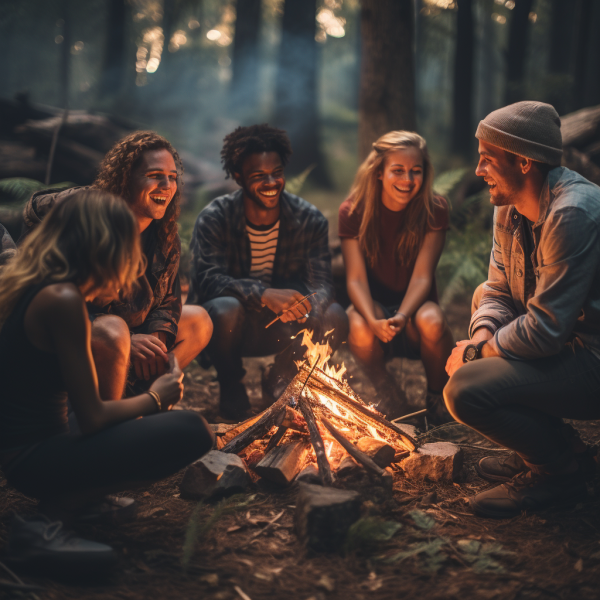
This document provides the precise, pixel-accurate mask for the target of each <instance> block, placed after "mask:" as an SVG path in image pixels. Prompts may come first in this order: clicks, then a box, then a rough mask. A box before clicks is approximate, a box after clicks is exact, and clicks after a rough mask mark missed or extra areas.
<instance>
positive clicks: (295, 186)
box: [285, 165, 317, 196]
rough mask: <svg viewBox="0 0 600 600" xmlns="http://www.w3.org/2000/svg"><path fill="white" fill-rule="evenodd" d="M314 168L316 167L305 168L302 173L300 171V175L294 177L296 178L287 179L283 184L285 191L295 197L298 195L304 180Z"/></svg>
mask: <svg viewBox="0 0 600 600" xmlns="http://www.w3.org/2000/svg"><path fill="white" fill-rule="evenodd" d="M316 166H317V165H310V167H307V168H306V169H304V171H302V173H300V174H299V175H296V177H292V178H291V179H288V180H287V181H286V182H285V189H286V190H287V191H288V192H289V193H290V194H295V195H296V196H297V195H298V194H299V193H300V190H302V187H303V186H304V183H305V182H306V179H307V178H308V176H309V175H310V173H311V171H312V170H313V169H314V168H315V167H316Z"/></svg>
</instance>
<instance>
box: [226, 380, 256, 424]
mask: <svg viewBox="0 0 600 600" xmlns="http://www.w3.org/2000/svg"><path fill="white" fill-rule="evenodd" d="M220 385H221V395H220V399H219V419H218V422H219V423H241V422H242V421H245V420H246V419H249V418H251V417H252V416H254V415H255V414H256V413H255V412H254V411H253V410H252V408H251V406H250V401H249V400H248V392H246V386H245V385H244V384H243V383H242V382H241V381H235V382H233V383H231V382H230V383H223V382H221V384H220Z"/></svg>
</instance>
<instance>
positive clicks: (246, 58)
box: [229, 0, 262, 119]
mask: <svg viewBox="0 0 600 600" xmlns="http://www.w3.org/2000/svg"><path fill="white" fill-rule="evenodd" d="M261 4H262V3H261V0H237V2H236V19H235V37H234V39H233V61H232V62H233V65H232V67H233V72H232V79H231V88H230V90H229V94H230V97H229V104H230V108H231V110H232V111H233V112H234V113H236V114H238V115H239V116H240V118H242V119H244V117H251V116H252V115H254V114H256V110H257V108H258V99H259V93H258V90H259V64H260V61H259V33H260V21H261Z"/></svg>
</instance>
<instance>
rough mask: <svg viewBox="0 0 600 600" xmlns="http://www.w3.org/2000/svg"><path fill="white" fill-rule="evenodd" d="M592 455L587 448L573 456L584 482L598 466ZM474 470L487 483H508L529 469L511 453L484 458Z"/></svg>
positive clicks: (590, 477) (592, 475)
mask: <svg viewBox="0 0 600 600" xmlns="http://www.w3.org/2000/svg"><path fill="white" fill-rule="evenodd" d="M594 453H595V448H587V449H586V451H585V452H581V453H579V454H575V460H576V461H577V464H578V465H579V471H580V472H581V474H582V476H583V477H585V479H586V481H589V480H590V479H593V478H594V477H595V475H596V470H597V467H598V464H597V463H596V460H595V459H594ZM475 470H476V471H477V473H478V474H479V476H480V477H481V478H482V479H486V480H487V481H509V480H510V479H512V478H513V477H514V476H515V475H519V474H520V473H526V472H527V471H529V467H528V466H527V465H526V464H525V462H523V459H522V458H521V457H520V456H519V455H518V454H517V453H516V452H511V454H509V455H508V456H486V457H485V458H482V459H481V460H480V461H479V463H478V464H477V465H475Z"/></svg>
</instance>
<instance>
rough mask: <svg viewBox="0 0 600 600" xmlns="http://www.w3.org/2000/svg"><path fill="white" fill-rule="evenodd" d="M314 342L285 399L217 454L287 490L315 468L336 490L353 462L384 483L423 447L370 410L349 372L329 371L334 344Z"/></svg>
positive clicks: (224, 439) (230, 435) (235, 433)
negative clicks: (342, 470) (391, 469)
mask: <svg viewBox="0 0 600 600" xmlns="http://www.w3.org/2000/svg"><path fill="white" fill-rule="evenodd" d="M311 337H312V334H311V333H310V332H307V333H305V338H304V343H305V345H308V346H309V351H308V353H307V354H308V359H307V361H306V362H304V363H302V364H300V366H299V370H298V374H297V375H296V377H295V378H294V379H293V380H292V382H291V383H290V384H289V385H288V387H287V389H286V390H285V392H284V393H283V394H282V395H281V397H280V398H279V399H278V400H277V401H276V402H275V403H274V404H273V405H272V406H270V407H269V408H268V409H266V410H265V411H264V412H262V413H261V414H260V415H258V416H256V417H254V418H252V419H250V420H248V421H245V422H244V423H241V424H240V425H238V426H236V427H234V428H233V429H230V430H229V431H227V432H226V433H224V434H223V435H221V436H219V438H218V442H217V448H218V449H219V450H220V451H221V452H223V453H225V454H238V455H239V456H240V457H241V458H242V459H243V460H244V462H245V463H246V465H247V466H248V467H249V468H250V469H251V471H252V472H253V473H254V477H255V478H256V479H257V478H258V477H262V478H264V479H267V480H270V481H273V482H276V483H281V484H288V483H290V482H291V481H293V480H294V478H295V477H296V475H297V474H298V473H299V472H300V471H302V470H303V469H304V468H305V467H307V466H308V465H309V464H311V463H313V464H314V463H316V465H317V467H318V473H319V477H320V480H321V483H322V484H323V485H325V486H331V485H332V483H333V481H334V478H335V473H336V471H337V470H338V469H339V467H340V465H341V464H342V462H345V464H346V465H347V464H348V460H349V459H351V460H353V461H355V463H357V464H358V465H361V466H362V467H364V468H365V469H367V470H368V471H369V472H370V473H372V474H375V475H377V476H380V477H385V476H386V475H388V474H387V473H386V471H385V470H384V468H385V467H386V466H388V465H389V464H391V463H392V462H397V461H399V460H401V459H402V458H405V457H406V456H408V455H409V454H410V452H412V451H413V450H415V449H416V447H417V443H416V441H415V440H414V439H413V438H412V437H411V436H410V435H408V434H406V433H405V432H404V431H402V430H401V429H400V428H399V427H397V426H396V425H395V424H393V423H391V422H389V421H387V420H386V419H385V417H384V415H382V414H381V413H379V412H378V411H377V410H376V409H375V408H374V407H372V406H368V405H367V404H365V403H364V402H363V401H362V400H361V399H360V398H359V396H358V395H357V394H356V393H355V392H354V390H352V388H351V387H350V386H349V385H348V383H347V382H346V381H345V380H344V379H343V377H342V376H343V373H344V371H345V369H344V368H342V369H340V370H339V371H336V370H335V369H333V368H331V367H328V366H327V365H326V362H327V358H328V356H329V353H330V348H329V346H328V344H323V345H322V344H313V343H312V341H311ZM327 350H329V353H327ZM311 360H312V362H311ZM315 362H316V364H315Z"/></svg>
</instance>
